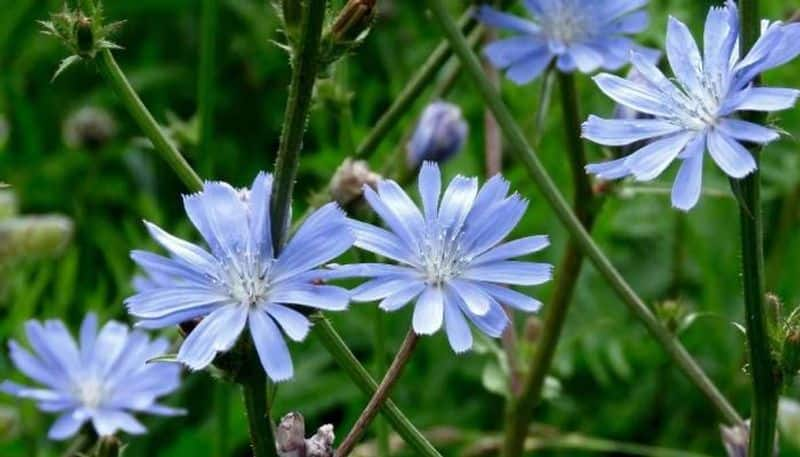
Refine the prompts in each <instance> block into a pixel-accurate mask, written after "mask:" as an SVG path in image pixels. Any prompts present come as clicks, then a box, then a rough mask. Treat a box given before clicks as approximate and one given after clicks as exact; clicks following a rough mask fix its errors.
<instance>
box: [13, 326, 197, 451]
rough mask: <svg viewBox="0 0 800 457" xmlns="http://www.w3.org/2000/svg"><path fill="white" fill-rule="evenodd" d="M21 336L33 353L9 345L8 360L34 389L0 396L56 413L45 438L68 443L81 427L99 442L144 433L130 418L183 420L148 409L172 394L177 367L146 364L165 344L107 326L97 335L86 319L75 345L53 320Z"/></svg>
mask: <svg viewBox="0 0 800 457" xmlns="http://www.w3.org/2000/svg"><path fill="white" fill-rule="evenodd" d="M25 332H26V333H27V336H28V342H29V343H30V345H31V348H32V349H33V353H31V352H28V350H26V349H25V348H23V347H22V346H21V345H20V344H19V343H17V342H16V341H14V340H12V341H11V342H10V343H9V351H10V355H11V360H12V361H13V362H14V365H16V367H17V369H19V370H20V371H21V372H22V373H23V374H25V375H26V376H28V377H29V378H31V379H32V380H34V381H36V382H37V383H39V384H41V385H42V387H28V386H24V385H20V384H17V383H14V382H11V381H5V382H3V383H2V384H0V391H2V392H5V393H7V394H10V395H14V396H16V397H20V398H29V399H32V400H34V401H36V402H38V406H39V409H41V410H42V411H45V412H49V413H59V414H60V416H59V418H58V419H57V420H56V422H55V423H54V424H53V426H52V427H51V428H50V431H49V433H48V436H49V437H50V438H51V439H55V440H62V439H66V438H69V437H70V436H72V435H74V434H75V433H77V432H78V430H79V429H80V427H81V426H82V425H83V424H84V423H86V422H91V423H92V425H93V426H94V429H95V431H96V432H97V434H98V435H100V436H103V435H111V434H114V433H115V432H116V431H117V430H123V431H125V432H127V433H131V434H140V433H144V432H145V428H144V426H143V425H142V424H141V423H139V421H137V420H136V419H135V418H134V417H133V416H132V415H131V413H134V412H142V413H148V414H157V415H162V416H172V415H178V414H183V411H182V410H178V409H174V408H169V407H166V406H163V405H160V404H158V403H157V402H156V400H157V399H158V397H161V396H163V395H167V394H169V393H171V392H173V391H174V390H175V389H177V388H178V386H179V383H180V367H179V366H177V365H174V364H164V363H153V364H148V363H147V361H148V360H149V359H151V358H153V357H156V356H159V355H162V354H163V353H164V351H166V350H167V347H168V346H169V344H168V342H167V341H166V340H164V339H156V340H153V341H151V340H150V338H149V337H148V336H147V335H146V334H145V333H143V332H141V331H138V330H134V331H130V330H129V329H128V327H127V326H126V325H123V324H121V323H119V322H115V321H110V322H108V323H106V324H105V325H104V326H103V328H102V329H100V331H99V332H98V331H97V316H96V315H94V314H92V313H90V314H88V315H87V316H86V318H85V319H84V320H83V324H82V325H81V329H80V338H79V341H78V343H77V344H76V342H75V340H74V339H73V338H72V335H70V334H69V331H68V330H67V328H66V327H65V326H64V324H63V323H62V322H61V321H58V320H49V321H45V322H43V323H42V322H39V321H36V320H30V321H28V322H26V323H25Z"/></svg>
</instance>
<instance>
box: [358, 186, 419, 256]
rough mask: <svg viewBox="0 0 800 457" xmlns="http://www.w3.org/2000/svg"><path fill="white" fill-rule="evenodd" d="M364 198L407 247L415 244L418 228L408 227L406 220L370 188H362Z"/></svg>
mask: <svg viewBox="0 0 800 457" xmlns="http://www.w3.org/2000/svg"><path fill="white" fill-rule="evenodd" d="M364 199H365V200H367V203H369V206H370V207H372V209H373V211H375V213H376V214H378V216H379V217H380V218H381V219H382V220H383V222H384V223H385V224H386V225H387V226H388V227H389V229H390V230H391V231H392V232H394V233H395V234H396V235H397V236H399V237H400V239H401V240H403V243H405V244H406V245H407V246H409V247H412V246H416V244H417V239H418V238H417V235H416V234H417V233H418V231H417V230H418V228H413V229H412V228H410V227H409V226H408V221H404V220H402V219H400V218H399V217H398V216H397V214H395V212H394V211H393V210H392V209H391V208H389V206H388V205H387V204H386V203H385V202H384V201H383V199H381V197H380V196H379V195H378V194H377V193H376V192H375V191H374V190H372V188H370V187H365V188H364Z"/></svg>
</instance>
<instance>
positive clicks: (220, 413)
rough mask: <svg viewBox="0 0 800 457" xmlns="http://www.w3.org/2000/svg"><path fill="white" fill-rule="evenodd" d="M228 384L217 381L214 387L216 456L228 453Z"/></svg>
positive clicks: (229, 402)
mask: <svg viewBox="0 0 800 457" xmlns="http://www.w3.org/2000/svg"><path fill="white" fill-rule="evenodd" d="M229 386H230V384H228V383H225V382H218V383H217V385H216V386H215V387H214V409H215V410H216V411H214V412H215V414H216V416H215V417H216V421H215V424H214V425H215V427H214V428H215V430H214V434H215V437H216V440H215V443H214V444H215V445H216V448H217V452H216V455H217V456H218V457H226V456H227V455H228V436H229V434H230V404H231V399H230V391H229V390H228V389H229Z"/></svg>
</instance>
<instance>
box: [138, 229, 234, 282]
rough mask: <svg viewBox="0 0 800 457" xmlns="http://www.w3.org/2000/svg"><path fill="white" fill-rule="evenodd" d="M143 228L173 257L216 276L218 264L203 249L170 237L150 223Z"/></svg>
mask: <svg viewBox="0 0 800 457" xmlns="http://www.w3.org/2000/svg"><path fill="white" fill-rule="evenodd" d="M145 226H146V227H147V231H148V232H150V236H152V237H153V239H154V240H156V242H158V244H160V245H161V246H163V247H164V249H166V250H167V251H169V252H170V253H171V254H172V255H173V256H175V257H177V258H179V259H181V260H183V261H184V262H186V263H188V264H189V265H192V266H193V267H195V268H197V269H199V270H200V271H202V272H204V273H207V274H209V275H212V276H214V275H216V272H217V269H218V268H219V266H218V265H219V264H218V262H217V260H216V259H215V258H214V257H213V256H212V255H211V254H209V253H208V252H206V251H205V250H204V249H203V248H201V247H199V246H197V245H194V244H192V243H189V242H188V241H184V240H182V239H180V238H178V237H175V236H172V235H170V234H169V233H167V232H165V231H164V230H161V228H159V227H158V226H156V225H154V224H151V223H150V222H147V221H145Z"/></svg>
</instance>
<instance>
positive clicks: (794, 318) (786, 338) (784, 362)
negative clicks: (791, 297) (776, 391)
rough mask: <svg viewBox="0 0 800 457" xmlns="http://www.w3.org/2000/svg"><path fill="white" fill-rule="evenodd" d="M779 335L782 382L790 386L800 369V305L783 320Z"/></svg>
mask: <svg viewBox="0 0 800 457" xmlns="http://www.w3.org/2000/svg"><path fill="white" fill-rule="evenodd" d="M781 336H782V338H783V341H782V342H781V346H782V350H781V360H780V361H781V371H782V375H783V381H784V383H785V384H786V385H787V386H791V385H792V383H793V382H794V379H795V377H796V376H797V373H798V372H799V371H800V307H798V308H796V309H795V310H794V311H793V312H792V313H791V314H790V315H789V317H787V318H786V320H785V321H784V322H783V326H782V335H781Z"/></svg>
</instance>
